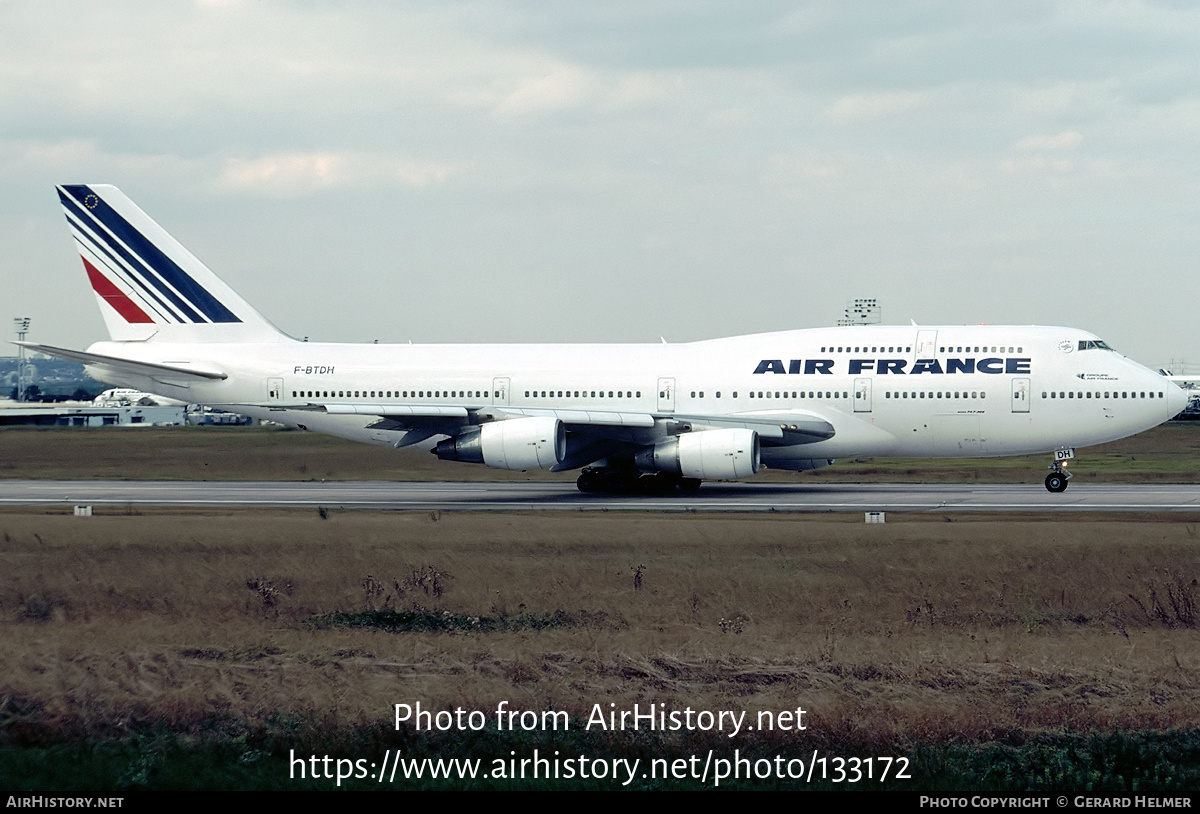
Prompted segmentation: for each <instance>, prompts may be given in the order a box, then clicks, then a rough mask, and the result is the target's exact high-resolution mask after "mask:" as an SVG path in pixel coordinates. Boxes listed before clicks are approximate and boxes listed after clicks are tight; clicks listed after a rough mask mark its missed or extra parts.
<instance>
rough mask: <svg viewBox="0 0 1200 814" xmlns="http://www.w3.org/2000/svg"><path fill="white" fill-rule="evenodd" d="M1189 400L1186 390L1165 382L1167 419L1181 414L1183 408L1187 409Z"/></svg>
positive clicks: (1173, 383)
mask: <svg viewBox="0 0 1200 814" xmlns="http://www.w3.org/2000/svg"><path fill="white" fill-rule="evenodd" d="M1190 398H1191V396H1190V395H1189V393H1188V391H1187V390H1184V389H1183V388H1182V387H1180V386H1179V385H1177V384H1175V382H1167V413H1168V418H1174V417H1175V416H1177V415H1179V414H1180V413H1181V412H1183V408H1184V407H1187V405H1188V400H1189V399H1190Z"/></svg>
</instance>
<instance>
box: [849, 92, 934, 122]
mask: <svg viewBox="0 0 1200 814" xmlns="http://www.w3.org/2000/svg"><path fill="white" fill-rule="evenodd" d="M927 100H928V94H925V93H919V92H916V91H894V92H888V93H856V94H852V95H850V96H843V97H842V98H841V99H838V100H837V101H836V102H835V103H834V105H833V107H831V108H830V109H829V110H828V111H826V113H825V118H826V119H829V120H830V121H835V122H844V123H851V122H865V121H872V120H876V119H889V118H893V117H895V116H900V115H902V114H905V113H909V112H912V111H914V110H916V109H918V108H920V107H922V106H923V105H924V104H925V103H926V102H927Z"/></svg>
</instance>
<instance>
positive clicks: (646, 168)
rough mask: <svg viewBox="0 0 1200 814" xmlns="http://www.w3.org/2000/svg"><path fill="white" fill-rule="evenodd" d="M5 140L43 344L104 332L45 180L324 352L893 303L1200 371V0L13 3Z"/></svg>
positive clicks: (898, 317) (10, 274)
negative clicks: (1095, 343)
mask: <svg viewBox="0 0 1200 814" xmlns="http://www.w3.org/2000/svg"><path fill="white" fill-rule="evenodd" d="M0 142H2V143H0V179H2V181H3V184H2V187H0V188H2V189H3V192H4V194H3V195H0V245H2V246H3V249H4V250H3V253H2V255H0V258H2V259H0V303H2V304H3V305H4V306H7V307H6V308H3V309H0V319H3V320H5V322H4V325H5V326H6V328H10V327H11V325H12V323H11V321H9V319H10V317H17V316H28V317H30V318H31V319H32V323H33V324H32V329H31V332H30V334H29V339H30V340H32V341H36V342H43V343H46V344H53V345H61V346H67V347H76V348H82V347H86V346H87V345H89V344H90V343H91V342H94V341H97V340H100V339H104V338H106V335H105V332H104V327H103V323H102V321H101V318H100V315H99V311H98V310H97V307H96V305H95V302H94V299H93V297H92V295H91V292H90V290H89V288H88V285H87V281H86V277H85V276H84V272H83V268H82V264H81V263H80V261H79V258H78V255H77V254H76V253H75V251H74V249H73V246H72V243H71V240H70V236H69V233H68V231H67V228H66V223H65V221H64V219H63V216H62V213H61V212H60V211H59V207H58V201H57V197H56V195H55V194H54V190H53V187H54V185H55V184H60V183H111V184H115V185H117V186H119V187H120V188H121V189H122V190H123V191H124V192H125V193H126V194H127V195H128V196H129V197H131V198H132V199H133V200H134V201H136V202H137V203H138V204H139V205H140V206H141V207H142V208H143V209H145V210H146V211H147V212H148V213H149V214H150V215H151V217H153V218H154V219H155V220H157V221H158V222H159V223H160V224H162V225H163V226H164V227H166V228H167V230H168V231H170V232H171V233H172V234H173V235H174V236H175V237H176V238H177V239H179V240H180V241H181V242H182V243H183V244H184V245H186V246H187V247H188V248H189V249H191V251H192V252H193V253H194V254H196V255H197V256H198V257H199V258H200V259H201V260H203V261H204V262H205V263H206V264H207V265H209V266H210V267H211V268H212V269H213V270H214V271H216V272H217V273H218V274H219V275H220V276H221V277H222V278H223V279H225V280H226V281H227V282H228V283H230V284H231V285H232V286H233V287H234V288H235V289H237V290H238V291H239V292H240V293H241V294H242V295H243V296H245V297H246V299H248V300H249V301H250V302H251V303H253V304H254V305H255V306H256V307H257V308H258V309H259V310H260V311H261V312H262V313H263V314H264V315H266V316H267V317H268V318H269V319H271V320H272V321H273V322H274V323H275V324H276V325H278V326H279V327H280V328H281V329H282V330H284V331H285V332H287V333H289V334H292V335H294V336H298V337H299V336H308V337H310V338H311V339H312V340H313V341H347V342H357V341H365V342H370V341H374V340H378V341H380V342H408V341H412V342H597V341H598V342H658V341H659V340H660V337H662V338H665V339H666V340H667V341H670V342H683V341H690V340H696V339H705V338H711V337H717V336H726V335H734V334H743V333H756V332H761V331H776V330H790V329H794V328H806V327H818V326H826V325H833V324H835V323H836V321H837V319H838V318H839V317H841V316H842V313H843V310H844V308H845V307H846V305H847V303H848V301H849V300H851V299H852V298H855V297H874V298H877V299H878V300H879V301H880V302H881V303H882V315H883V321H884V322H886V323H899V324H908V323H909V322H910V321H916V322H917V323H920V324H927V325H932V324H955V325H957V324H978V323H988V324H1050V325H1069V326H1073V327H1078V328H1083V329H1086V330H1089V331H1093V332H1095V333H1097V334H1099V335H1100V336H1101V337H1102V338H1103V339H1105V340H1106V341H1107V342H1109V344H1111V345H1113V346H1114V347H1116V348H1117V349H1118V350H1120V351H1121V352H1123V353H1125V354H1126V355H1129V356H1131V357H1133V358H1135V359H1137V360H1139V361H1142V362H1144V363H1146V364H1150V365H1154V366H1160V365H1166V364H1172V365H1173V366H1174V367H1175V369H1176V370H1177V371H1179V370H1181V369H1187V368H1191V369H1195V370H1200V347H1198V346H1197V338H1196V336H1195V333H1196V332H1195V329H1194V319H1193V315H1192V307H1193V304H1194V303H1195V302H1196V300H1197V294H1198V289H1200V276H1198V275H1197V274H1196V265H1197V257H1198V256H1200V253H1198V251H1197V250H1198V249H1200V246H1198V243H1200V229H1198V228H1197V227H1198V224H1200V206H1198V205H1197V200H1198V193H1200V172H1198V169H1200V4H1196V3H1193V2H1167V1H1163V2H1148V1H1145V0H1143V1H1142V2H1138V0H1127V1H1125V2H1100V1H1097V0H1091V1H1088V2H1084V1H1082V0H1081V1H1078V2H1069V1H1064V2H1055V1H1054V0H1035V1H1033V2H1025V1H1024V0H997V2H988V1H987V0H979V1H978V2H963V0H946V1H945V2H942V1H941V0H905V2H899V3H898V2H895V0H888V2H873V1H864V2H845V0H838V1H837V2H834V1H832V0H829V1H827V0H814V1H813V2H774V1H773V0H753V2H749V0H743V1H742V2H719V1H717V0H686V2H684V1H683V0H680V1H679V2H676V1H675V0H659V1H656V0H637V1H636V2H626V1H625V0H606V2H554V1H553V0H487V2H453V0H437V2H370V1H369V0H361V1H358V2H356V1H355V0H340V2H315V0H311V1H308V2H304V1H303V0H296V1H295V2H276V1H275V0H197V1H195V2H185V1H184V0H178V1H171V2H164V0H147V1H146V2H142V1H140V0H128V1H126V2H117V3H105V4H100V3H95V2H83V1H82V0H0ZM4 311H7V313H4ZM8 338H12V337H11V336H10V337H8ZM9 347H10V349H11V347H12V346H9ZM0 353H3V351H0ZM1190 363H1194V365H1193V364H1190ZM1185 364H1186V365H1187V368H1184V365H1185Z"/></svg>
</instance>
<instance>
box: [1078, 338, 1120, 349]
mask: <svg viewBox="0 0 1200 814" xmlns="http://www.w3.org/2000/svg"><path fill="white" fill-rule="evenodd" d="M1079 349H1080V350H1112V348H1110V347H1109V346H1108V343H1107V342H1102V341H1101V340H1099V339H1080V340H1079Z"/></svg>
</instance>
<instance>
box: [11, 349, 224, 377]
mask: <svg viewBox="0 0 1200 814" xmlns="http://www.w3.org/2000/svg"><path fill="white" fill-rule="evenodd" d="M13 344H15V345H20V346H21V347H24V348H29V349H30V350H35V351H37V352H38V353H44V354H46V355H47V356H53V357H55V358H56V359H66V360H67V361H70V362H82V363H83V364H85V365H101V366H103V367H107V368H111V369H113V370H117V371H122V372H126V373H134V374H137V375H139V376H158V377H161V376H163V375H164V374H169V375H170V376H171V377H172V378H175V379H189V380H192V381H211V380H214V379H216V380H219V379H226V378H228V376H227V375H226V374H225V373H223V372H221V371H219V370H202V369H200V368H194V367H176V366H174V365H159V364H155V363H153V362H139V361H136V360H134V359H122V358H121V357H119V356H105V355H104V354H102V353H88V352H87V351H82V350H70V349H68V348H56V347H54V346H53V345H37V344H35V343H33V342H14V343H13Z"/></svg>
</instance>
